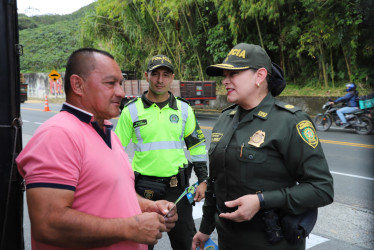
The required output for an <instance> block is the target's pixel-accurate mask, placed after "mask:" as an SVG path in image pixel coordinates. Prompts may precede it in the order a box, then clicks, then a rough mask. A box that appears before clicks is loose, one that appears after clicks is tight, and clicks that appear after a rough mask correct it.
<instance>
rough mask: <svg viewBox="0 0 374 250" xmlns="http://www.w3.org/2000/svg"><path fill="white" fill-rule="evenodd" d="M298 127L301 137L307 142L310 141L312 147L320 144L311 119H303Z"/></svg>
mask: <svg viewBox="0 0 374 250" xmlns="http://www.w3.org/2000/svg"><path fill="white" fill-rule="evenodd" d="M296 128H297V131H298V132H299V135H300V137H301V138H302V139H303V140H304V141H305V142H306V143H308V145H309V146H311V147H312V148H316V147H317V146H318V137H317V133H316V130H315V129H314V127H313V124H312V123H311V122H310V121H308V120H304V121H301V122H299V123H298V124H297V125H296Z"/></svg>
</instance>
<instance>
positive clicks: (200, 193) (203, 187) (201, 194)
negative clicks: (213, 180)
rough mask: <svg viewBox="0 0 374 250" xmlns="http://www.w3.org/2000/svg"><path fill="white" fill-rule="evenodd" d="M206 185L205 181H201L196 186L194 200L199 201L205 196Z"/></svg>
mask: <svg viewBox="0 0 374 250" xmlns="http://www.w3.org/2000/svg"><path fill="white" fill-rule="evenodd" d="M206 186H207V183H206V182H201V183H200V184H199V186H197V188H196V193H195V197H194V201H197V202H199V201H201V200H202V199H204V198H205V191H206Z"/></svg>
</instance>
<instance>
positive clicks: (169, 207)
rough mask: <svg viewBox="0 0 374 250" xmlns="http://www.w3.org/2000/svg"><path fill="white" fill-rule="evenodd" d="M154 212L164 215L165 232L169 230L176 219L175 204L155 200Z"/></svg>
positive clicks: (173, 225)
mask: <svg viewBox="0 0 374 250" xmlns="http://www.w3.org/2000/svg"><path fill="white" fill-rule="evenodd" d="M153 209H154V212H156V213H158V214H160V215H162V216H164V219H165V225H166V232H169V231H170V230H171V229H172V228H173V227H175V223H176V222H177V220H178V214H177V206H174V203H172V202H169V201H166V200H158V201H155V207H153Z"/></svg>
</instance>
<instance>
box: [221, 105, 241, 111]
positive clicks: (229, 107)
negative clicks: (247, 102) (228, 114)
mask: <svg viewBox="0 0 374 250" xmlns="http://www.w3.org/2000/svg"><path fill="white" fill-rule="evenodd" d="M236 106H238V104H233V105H230V106H228V107H227V108H224V109H223V110H222V113H223V112H225V111H226V110H229V109H233V108H235V107H236Z"/></svg>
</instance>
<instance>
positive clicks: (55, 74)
mask: <svg viewBox="0 0 374 250" xmlns="http://www.w3.org/2000/svg"><path fill="white" fill-rule="evenodd" d="M48 76H49V78H51V79H52V80H53V81H56V80H57V79H59V78H60V77H61V75H60V74H59V73H58V72H57V71H56V70H52V71H51V73H49V75H48Z"/></svg>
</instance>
